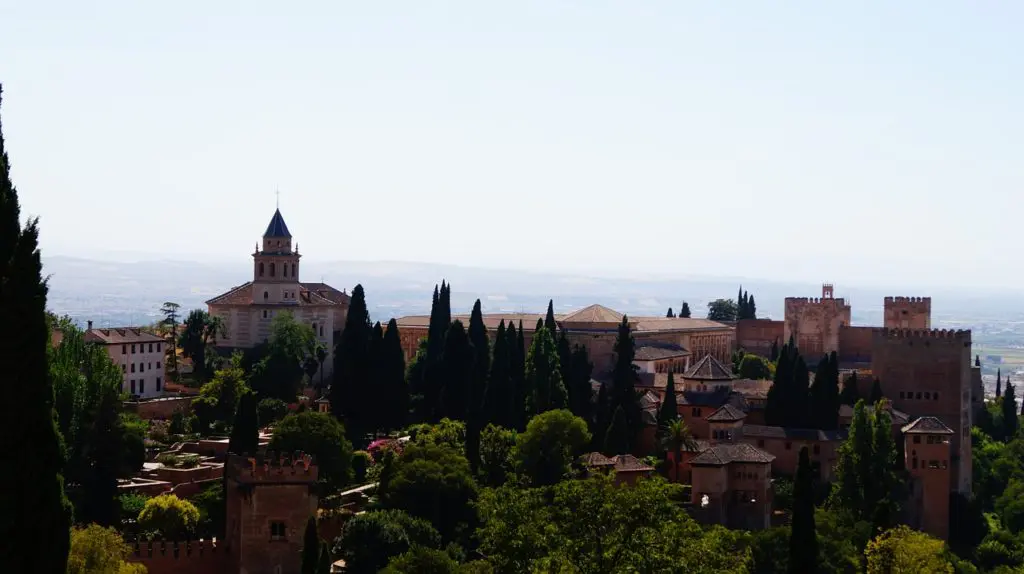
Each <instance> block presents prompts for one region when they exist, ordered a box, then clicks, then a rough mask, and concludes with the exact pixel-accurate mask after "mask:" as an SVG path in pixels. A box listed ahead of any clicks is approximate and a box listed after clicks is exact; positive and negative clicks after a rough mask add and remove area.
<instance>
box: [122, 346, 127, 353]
mask: <svg viewBox="0 0 1024 574" xmlns="http://www.w3.org/2000/svg"><path fill="white" fill-rule="evenodd" d="M127 353H128V345H121V354H122V355H124V354H127Z"/></svg>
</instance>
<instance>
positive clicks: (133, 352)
mask: <svg viewBox="0 0 1024 574" xmlns="http://www.w3.org/2000/svg"><path fill="white" fill-rule="evenodd" d="M132 354H133V355H134V354H135V345H132Z"/></svg>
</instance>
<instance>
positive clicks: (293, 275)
mask: <svg viewBox="0 0 1024 574" xmlns="http://www.w3.org/2000/svg"><path fill="white" fill-rule="evenodd" d="M295 277H298V275H296V274H295V264H294V263H292V278H293V279H294V278H295Z"/></svg>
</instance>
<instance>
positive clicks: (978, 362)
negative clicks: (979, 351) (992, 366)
mask: <svg viewBox="0 0 1024 574" xmlns="http://www.w3.org/2000/svg"><path fill="white" fill-rule="evenodd" d="M974 366H975V367H980V366H981V355H974Z"/></svg>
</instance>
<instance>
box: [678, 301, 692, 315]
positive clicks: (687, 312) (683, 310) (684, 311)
mask: <svg viewBox="0 0 1024 574" xmlns="http://www.w3.org/2000/svg"><path fill="white" fill-rule="evenodd" d="M679 316H680V317H682V318H683V319H689V318H690V304H689V303H687V302H686V301H683V306H682V307H680V308H679Z"/></svg>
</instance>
